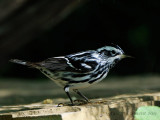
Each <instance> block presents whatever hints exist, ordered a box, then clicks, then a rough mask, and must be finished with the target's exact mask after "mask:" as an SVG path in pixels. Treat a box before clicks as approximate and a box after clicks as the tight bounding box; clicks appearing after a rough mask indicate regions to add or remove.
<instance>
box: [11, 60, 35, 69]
mask: <svg viewBox="0 0 160 120" xmlns="http://www.w3.org/2000/svg"><path fill="white" fill-rule="evenodd" d="M10 62H12V63H17V64H21V65H26V66H29V67H34V68H38V65H36V64H35V63H32V62H28V61H24V60H18V59H11V60H10Z"/></svg>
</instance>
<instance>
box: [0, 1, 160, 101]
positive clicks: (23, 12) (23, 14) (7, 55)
mask: <svg viewBox="0 0 160 120" xmlns="http://www.w3.org/2000/svg"><path fill="white" fill-rule="evenodd" d="M159 10H160V1H159V0H141V1H139V0H130V1H123V0H0V80H1V84H0V87H1V88H0V89H1V93H4V91H3V90H4V89H9V88H10V87H11V86H14V85H13V84H14V83H16V82H15V81H16V80H17V79H18V80H19V81H21V82H22V81H24V83H25V82H26V81H27V82H28V81H29V82H35V86H36V84H37V83H36V82H37V81H43V80H42V79H46V77H44V76H43V75H42V74H41V73H40V72H39V71H37V70H35V69H29V68H27V67H24V66H21V65H17V64H13V63H9V60H10V59H12V58H18V59H23V60H27V61H33V62H34V61H36V62H37V61H41V60H44V59H46V58H49V57H53V56H62V55H66V54H71V53H75V52H79V51H84V50H90V49H97V48H99V47H102V46H105V45H110V44H111V43H114V44H118V45H119V46H120V47H121V48H122V49H123V50H124V51H125V53H126V54H128V55H131V56H133V57H135V59H124V60H123V61H121V62H120V63H119V64H117V65H116V66H115V67H114V68H113V69H112V70H111V72H110V74H109V76H111V77H112V76H113V77H116V76H119V77H120V76H121V77H123V76H135V75H136V76H143V75H145V76H146V75H159V73H160V55H159V51H160V45H159V43H160V41H159V38H160V37H159V34H160V30H159V28H160V13H159ZM158 79H159V78H158ZM127 80H130V79H127ZM5 81H7V82H5ZM151 81H152V79H151ZM3 82H4V83H3ZM114 82H115V81H114ZM17 83H19V82H17ZM25 84H26V83H25ZM43 84H44V83H43ZM9 85H10V86H9ZM29 86H30V85H29ZM35 86H33V88H34V87H35ZM15 88H17V87H16V86H15V87H14V88H13V90H15ZM22 88H23V87H22ZM46 88H47V86H46ZM157 89H159V87H157ZM53 90H54V88H53ZM17 91H18V90H17ZM15 94H16V93H15ZM15 94H12V98H14V97H13V96H15ZM16 95H17V94H16ZM4 96H5V93H4ZM62 96H64V94H62ZM6 98H7V97H6V96H5V97H4V99H2V100H1V101H0V103H5V104H7V103H6V102H4V101H6ZM46 98H47V97H46ZM15 99H17V98H15ZM7 100H9V99H8V98H7ZM22 101H23V100H22ZM18 102H19V101H18ZM10 103H13V100H10ZM14 103H15V102H14ZM19 103H21V102H19Z"/></svg>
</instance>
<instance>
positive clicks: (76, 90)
mask: <svg viewBox="0 0 160 120" xmlns="http://www.w3.org/2000/svg"><path fill="white" fill-rule="evenodd" d="M73 91H74V92H76V93H77V94H78V95H79V96H81V97H82V98H84V99H85V100H86V101H87V102H89V100H88V98H87V97H86V96H84V95H83V94H82V93H80V92H79V91H78V89H73Z"/></svg>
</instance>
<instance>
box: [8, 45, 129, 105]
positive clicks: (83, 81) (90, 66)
mask: <svg viewBox="0 0 160 120" xmlns="http://www.w3.org/2000/svg"><path fill="white" fill-rule="evenodd" d="M125 57H129V56H127V55H124V52H123V50H122V49H121V48H120V47H119V46H118V45H114V46H105V47H102V48H99V49H97V50H88V51H83V52H78V53H74V54H70V55H66V56H60V57H52V58H48V59H46V60H44V61H42V62H27V61H23V60H18V59H11V60H10V61H11V62H13V63H17V64H22V65H26V66H30V67H33V68H36V69H38V70H40V71H41V72H42V73H43V74H44V75H46V76H47V77H48V78H50V79H51V80H53V81H54V82H55V83H56V84H57V85H59V86H61V87H63V88H64V91H65V92H66V94H67V96H68V97H69V99H70V101H71V104H72V105H73V100H72V99H71V97H70V94H69V90H70V89H72V90H73V91H74V92H76V93H77V94H79V95H80V96H81V97H83V98H84V99H85V100H86V101H87V102H88V101H89V100H88V99H87V97H85V96H84V95H83V94H82V93H80V92H79V91H78V89H81V88H86V87H89V86H90V85H93V84H96V83H98V82H100V81H101V80H103V79H104V78H105V77H106V76H107V74H108V72H109V70H110V69H111V68H112V67H113V66H114V65H115V64H116V63H117V62H118V61H120V60H121V59H122V58H125Z"/></svg>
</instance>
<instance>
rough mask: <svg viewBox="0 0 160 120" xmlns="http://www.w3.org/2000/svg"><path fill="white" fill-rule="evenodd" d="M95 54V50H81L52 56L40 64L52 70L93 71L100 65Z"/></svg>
mask: <svg viewBox="0 0 160 120" xmlns="http://www.w3.org/2000/svg"><path fill="white" fill-rule="evenodd" d="M95 54H96V53H95ZM95 56H96V55H95ZM95 56H94V55H93V52H81V53H76V54H71V55H67V56H63V57H52V58H49V59H47V60H44V61H42V62H40V63H39V65H40V66H42V67H45V68H47V69H49V70H51V71H68V72H80V73H85V72H90V71H93V70H95V69H96V68H97V67H98V66H99V63H98V61H97V58H96V57H95Z"/></svg>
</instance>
